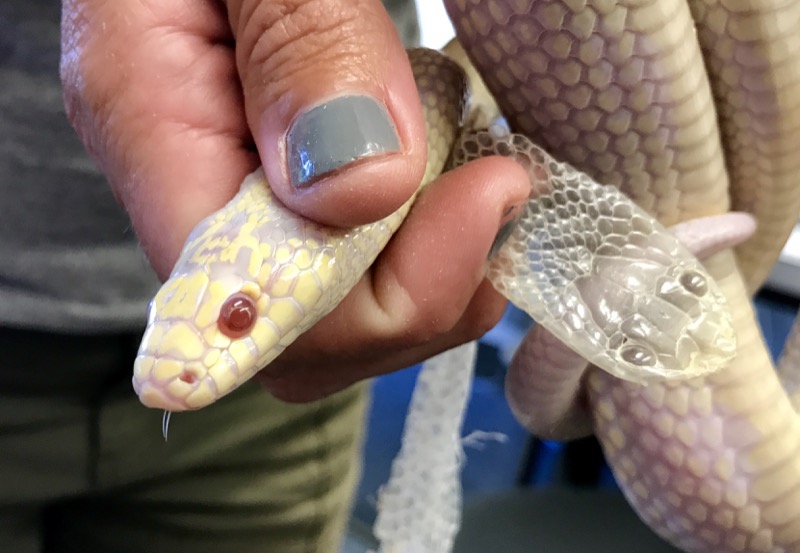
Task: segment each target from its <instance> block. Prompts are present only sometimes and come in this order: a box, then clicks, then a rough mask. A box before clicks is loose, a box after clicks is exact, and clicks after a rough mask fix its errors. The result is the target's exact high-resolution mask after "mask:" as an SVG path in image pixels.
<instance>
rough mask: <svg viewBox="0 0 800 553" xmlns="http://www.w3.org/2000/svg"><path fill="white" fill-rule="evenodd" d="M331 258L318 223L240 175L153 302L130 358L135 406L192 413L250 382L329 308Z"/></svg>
mask: <svg viewBox="0 0 800 553" xmlns="http://www.w3.org/2000/svg"><path fill="white" fill-rule="evenodd" d="M333 258H334V252H333V249H332V246H331V244H330V242H329V241H327V240H325V237H324V236H322V235H321V234H320V232H319V228H318V227H317V226H316V225H314V224H313V223H311V222H308V221H306V220H304V219H301V218H299V217H297V216H296V215H294V214H292V213H291V212H290V211H289V210H287V209H285V208H284V207H283V206H282V205H281V204H280V203H279V202H277V201H274V198H273V197H272V194H271V192H270V190H269V186H268V185H267V183H266V181H265V180H264V178H263V173H261V172H257V173H255V174H254V175H252V176H251V177H248V179H247V180H245V182H244V183H243V185H242V189H241V191H240V192H239V194H238V195H237V196H236V197H235V198H234V199H233V200H231V202H230V203H229V204H228V205H227V206H226V207H224V208H223V209H222V210H220V211H218V212H217V213H215V214H213V215H211V216H210V217H208V218H207V219H205V220H204V221H202V222H201V223H200V224H199V225H198V226H197V227H196V228H195V230H194V231H193V232H192V234H191V236H190V237H189V239H188V241H187V243H186V246H185V247H184V249H183V252H182V253H181V257H180V259H179V260H178V262H177V264H176V266H175V269H174V270H173V272H172V275H171V276H170V278H169V279H168V280H167V282H166V283H164V285H163V286H162V288H161V290H159V292H158V294H157V295H156V296H155V298H154V299H153V301H152V302H151V305H150V311H149V314H148V322H147V329H146V331H145V334H144V337H143V339H142V344H141V346H140V349H139V353H138V355H137V358H136V361H135V363H134V375H133V386H134V389H135V391H136V393H137V394H138V395H139V398H140V399H141V401H142V403H144V404H145V405H147V406H149V407H156V408H160V409H166V410H169V411H184V410H190V409H199V408H201V407H204V406H206V405H208V404H210V403H213V402H214V401H216V400H217V399H219V398H220V397H222V396H223V395H225V394H227V393H229V392H231V391H233V390H234V389H235V388H237V387H238V386H239V385H241V384H242V383H244V382H245V381H247V380H248V379H250V378H251V377H252V376H253V375H254V374H255V373H256V372H257V371H258V370H260V369H261V368H263V367H264V366H265V365H266V364H267V363H269V362H270V361H271V360H272V359H274V358H275V357H277V356H278V354H280V353H281V352H282V351H283V349H284V348H285V347H286V346H287V345H288V344H289V343H291V342H292V341H293V340H294V339H295V338H296V337H297V336H298V335H299V334H300V333H301V332H303V331H304V330H305V329H306V328H307V327H308V326H309V325H310V324H312V323H313V322H314V320H316V319H315V317H316V318H318V312H319V311H320V310H323V311H324V310H325V309H327V306H326V305H321V304H324V303H326V300H324V299H321V298H322V296H323V295H324V294H323V292H324V291H325V288H326V287H328V286H329V285H330V282H333V281H335V280H336V274H335V273H336V272H337V270H338V268H336V267H334V263H333V262H332V260H333ZM309 321H311V322H309Z"/></svg>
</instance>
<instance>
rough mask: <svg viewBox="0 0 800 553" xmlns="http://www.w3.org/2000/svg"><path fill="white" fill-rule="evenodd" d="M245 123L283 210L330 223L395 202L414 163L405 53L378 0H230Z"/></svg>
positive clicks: (420, 161)
mask: <svg viewBox="0 0 800 553" xmlns="http://www.w3.org/2000/svg"><path fill="white" fill-rule="evenodd" d="M228 10H229V15H230V21H231V27H232V29H233V32H234V34H235V36H236V41H237V46H236V59H237V65H238V69H239V74H240V75H241V79H242V83H243V91H244V99H245V110H246V114H247V121H248V123H249V125H250V129H251V130H252V133H253V136H254V138H255V142H256V144H257V145H258V151H259V153H260V156H261V161H262V163H263V165H264V170H265V173H266V175H267V179H268V180H269V182H270V185H271V187H272V189H273V190H274V191H275V193H276V195H277V196H278V197H279V198H280V199H281V200H282V201H283V202H284V203H285V204H286V205H287V206H288V207H289V208H290V209H292V210H293V211H295V212H298V213H300V214H302V215H304V216H306V217H309V218H311V219H314V220H316V221H319V222H322V223H326V224H333V225H339V226H352V225H355V224H360V223H366V222H371V221H375V220H377V219H379V218H382V217H384V216H386V215H388V214H389V213H391V212H393V211H395V210H396V209H397V208H398V207H400V206H401V205H402V204H403V203H404V202H405V201H406V200H407V199H408V198H409V197H410V196H411V195H412V193H413V192H414V190H415V189H416V188H417V186H418V185H419V183H420V180H421V179H422V175H423V172H424V169H425V161H426V150H425V148H426V147H425V130H424V125H423V120H422V112H421V108H420V105H419V98H418V95H417V90H416V85H415V83H414V79H413V76H412V74H411V69H410V66H409V63H408V59H407V56H406V53H405V50H404V48H403V45H402V42H401V40H400V37H399V36H398V34H397V32H396V31H395V29H394V27H393V25H392V22H391V20H390V19H389V17H388V15H387V13H386V11H385V9H384V8H383V5H382V4H381V3H380V2H379V1H378V0H272V1H264V0H229V2H228Z"/></svg>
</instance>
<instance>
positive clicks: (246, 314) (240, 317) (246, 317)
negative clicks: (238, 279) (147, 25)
mask: <svg viewBox="0 0 800 553" xmlns="http://www.w3.org/2000/svg"><path fill="white" fill-rule="evenodd" d="M256 316H257V312H256V302H255V301H253V298H251V297H250V296H248V295H247V294H242V293H241V292H239V293H237V294H233V295H232V296H231V297H229V298H228V299H227V300H225V303H223V304H222V308H221V309H220V310H219V319H217V326H219V329H220V331H221V332H222V333H223V334H224V335H225V336H227V337H228V338H241V337H242V336H244V335H245V334H247V333H248V332H249V331H250V329H251V328H253V325H254V324H256Z"/></svg>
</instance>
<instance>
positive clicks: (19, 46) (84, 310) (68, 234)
mask: <svg viewBox="0 0 800 553" xmlns="http://www.w3.org/2000/svg"><path fill="white" fill-rule="evenodd" d="M384 3H385V4H386V5H387V7H388V8H389V10H390V12H391V13H392V15H393V17H394V18H395V22H396V23H397V25H398V29H400V31H401V34H402V36H403V37H404V39H405V40H406V43H407V44H415V43H416V42H417V39H418V31H417V25H416V11H415V8H414V3H413V2H412V1H410V0H385V1H384ZM59 20H60V7H59V3H58V2H55V1H53V0H3V1H2V2H0V325H3V326H7V327H19V328H32V329H39V330H50V331H63V332H70V333H78V332H91V333H98V332H118V331H123V330H138V329H139V328H141V327H142V326H143V324H144V317H145V312H146V309H147V303H148V301H149V300H150V298H151V297H152V296H153V294H154V293H155V291H156V290H157V288H158V282H157V280H156V278H155V276H154V274H153V272H152V271H151V270H150V268H149V266H148V264H147V262H146V260H145V258H144V256H143V255H142V253H141V251H140V249H139V247H138V244H137V241H136V237H135V236H134V234H133V231H132V230H131V227H130V222H129V220H128V218H127V216H126V215H125V213H124V212H123V211H122V209H121V208H120V207H119V206H118V205H117V203H116V201H115V200H114V197H113V196H112V194H111V192H110V189H109V187H108V185H107V184H106V181H105V179H104V178H103V176H102V175H101V174H100V173H99V172H98V171H97V169H96V168H95V166H94V164H93V163H92V161H91V160H90V159H89V158H88V157H87V155H86V154H85V152H84V150H83V146H82V145H81V143H80V142H79V140H78V139H77V137H76V136H75V134H74V131H73V130H72V127H70V125H69V123H68V122H67V120H66V117H65V115H64V108H63V104H62V99H61V90H60V83H59V77H58V60H59Z"/></svg>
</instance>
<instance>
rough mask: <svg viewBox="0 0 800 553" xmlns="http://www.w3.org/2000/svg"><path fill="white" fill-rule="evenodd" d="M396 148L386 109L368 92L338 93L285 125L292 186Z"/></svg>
mask: <svg viewBox="0 0 800 553" xmlns="http://www.w3.org/2000/svg"><path fill="white" fill-rule="evenodd" d="M398 150H400V139H399V138H398V136H397V131H396V130H395V127H394V124H393V123H392V120H391V118H390V117H389V112H388V111H387V110H386V107H384V106H383V104H381V103H379V102H377V101H376V100H375V99H374V98H371V97H369V96H342V97H340V98H334V99H333V100H330V101H328V102H325V103H324V104H321V105H319V106H316V107H314V108H312V109H311V110H309V111H307V112H306V113H304V114H303V115H301V116H300V117H298V118H297V119H296V120H295V122H294V123H293V124H292V127H291V128H290V129H289V135H288V151H289V174H290V177H291V180H292V184H293V185H294V186H296V187H303V186H308V185H310V184H311V183H312V182H313V181H314V180H315V179H317V178H318V177H320V176H322V175H325V174H326V173H330V172H331V171H334V170H335V169H338V168H340V167H343V166H345V165H347V164H348V163H351V162H353V161H355V160H357V159H361V158H364V157H367V156H371V155H375V154H379V153H385V152H396V151H398Z"/></svg>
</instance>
